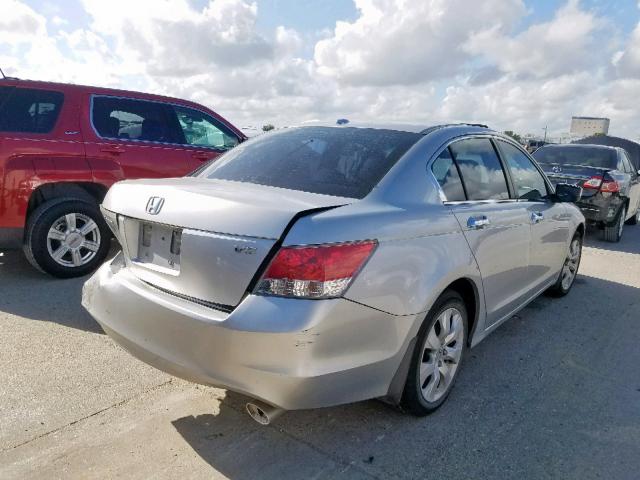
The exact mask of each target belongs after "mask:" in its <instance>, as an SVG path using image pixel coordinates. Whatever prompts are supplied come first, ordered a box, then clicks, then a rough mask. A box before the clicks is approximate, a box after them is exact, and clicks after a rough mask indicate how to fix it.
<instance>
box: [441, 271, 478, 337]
mask: <svg viewBox="0 0 640 480" xmlns="http://www.w3.org/2000/svg"><path fill="white" fill-rule="evenodd" d="M447 290H453V291H454V292H457V293H458V294H459V295H460V296H461V297H462V300H463V301H464V306H465V307H466V309H467V323H468V325H467V327H468V329H469V331H468V332H467V333H468V334H467V345H468V346H470V345H471V339H472V338H473V334H474V333H475V330H476V326H477V325H478V319H479V318H480V292H479V289H478V286H477V285H476V284H475V282H474V281H473V280H471V279H470V278H467V277H462V278H459V279H458V280H455V281H454V282H451V283H450V284H449V285H447V287H446V288H445V289H444V290H442V292H441V293H440V295H442V294H443V293H444V292H446V291H447ZM440 295H438V298H440Z"/></svg>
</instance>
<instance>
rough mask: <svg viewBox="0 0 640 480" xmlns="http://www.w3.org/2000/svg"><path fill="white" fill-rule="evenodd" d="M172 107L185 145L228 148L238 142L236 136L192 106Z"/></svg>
mask: <svg viewBox="0 0 640 480" xmlns="http://www.w3.org/2000/svg"><path fill="white" fill-rule="evenodd" d="M173 109H174V110H175V112H176V115H177V117H178V122H179V123H180V128H181V129H182V134H183V135H184V143H186V144H187V145H193V146H197V147H209V148H216V149H220V150H228V149H230V148H233V147H235V146H236V145H237V144H238V137H236V136H235V135H234V134H233V133H232V132H231V131H230V130H229V129H228V128H227V127H226V126H224V125H223V124H222V123H221V122H219V121H217V120H216V119H214V118H213V117H211V116H209V115H206V114H205V113H202V112H199V111H198V110H194V109H192V108H186V107H178V106H173Z"/></svg>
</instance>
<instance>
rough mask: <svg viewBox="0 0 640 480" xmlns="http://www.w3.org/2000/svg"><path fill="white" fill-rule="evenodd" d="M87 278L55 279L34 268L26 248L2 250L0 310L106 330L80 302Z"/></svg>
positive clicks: (70, 324) (0, 254)
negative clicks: (28, 258)
mask: <svg viewBox="0 0 640 480" xmlns="http://www.w3.org/2000/svg"><path fill="white" fill-rule="evenodd" d="M113 254H114V255H115V250H114V252H113ZM111 256H113V255H111ZM87 278H88V276H87V277H80V278H71V279H64V280H63V279H58V278H54V277H51V276H49V275H46V274H44V273H41V272H39V271H38V270H36V269H35V268H33V267H32V266H31V265H30V264H29V262H28V261H27V259H26V258H25V257H24V255H23V254H22V251H20V250H5V251H0V312H5V313H8V314H11V315H17V316H20V317H24V318H29V319H32V320H39V321H44V322H54V323H58V324H60V325H63V326H65V327H70V328H76V329H79V330H84V331H87V332H92V333H104V332H103V331H102V328H100V325H99V324H98V323H97V322H96V321H95V320H94V319H93V318H91V316H90V315H89V314H88V313H87V312H86V310H85V309H84V308H83V307H82V305H81V304H80V302H81V299H82V285H83V284H84V282H85V281H86V280H87Z"/></svg>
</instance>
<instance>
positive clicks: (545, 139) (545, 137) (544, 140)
mask: <svg viewBox="0 0 640 480" xmlns="http://www.w3.org/2000/svg"><path fill="white" fill-rule="evenodd" d="M547 128H548V127H547V125H545V126H544V128H543V130H544V139H543V140H542V142H543V143H547Z"/></svg>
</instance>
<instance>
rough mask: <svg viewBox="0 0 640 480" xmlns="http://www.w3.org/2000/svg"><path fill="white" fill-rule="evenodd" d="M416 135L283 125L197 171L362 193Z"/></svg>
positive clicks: (322, 190) (297, 187) (241, 179)
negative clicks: (289, 127)
mask: <svg viewBox="0 0 640 480" xmlns="http://www.w3.org/2000/svg"><path fill="white" fill-rule="evenodd" d="M421 137H422V135H421V134H419V133H410V132H402V131H397V130H380V129H371V128H367V129H365V128H335V127H333V128H332V127H301V128H294V129H287V130H282V131H278V132H271V133H266V134H263V135H261V136H260V137H258V138H254V139H252V140H251V141H249V142H247V143H244V144H241V145H239V146H237V147H235V148H234V149H233V150H231V151H229V152H227V153H225V154H224V155H223V156H222V157H220V159H219V160H218V161H216V162H214V163H213V164H212V165H211V166H209V167H208V168H206V169H205V170H203V171H202V172H201V173H200V175H199V176H200V177H206V178H212V179H221V180H233V181H236V182H247V183H257V184H260V185H268V186H272V187H281V188H287V189H291V190H302V191H305V192H312V193H320V194H324V195H333V196H339V197H351V198H363V197H364V196H366V195H367V194H368V193H369V192H370V191H371V190H372V189H373V187H375V186H376V185H377V184H378V182H379V181H380V180H381V179H382V177H384V176H385V175H386V173H387V172H388V171H389V170H390V169H391V167H392V166H393V165H394V164H395V163H396V162H397V161H398V159H399V158H400V157H401V156H402V155H403V154H404V153H405V152H406V151H407V150H408V149H409V148H410V147H411V146H412V145H413V144H414V143H416V142H417V141H418V140H419V139H420V138H421Z"/></svg>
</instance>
